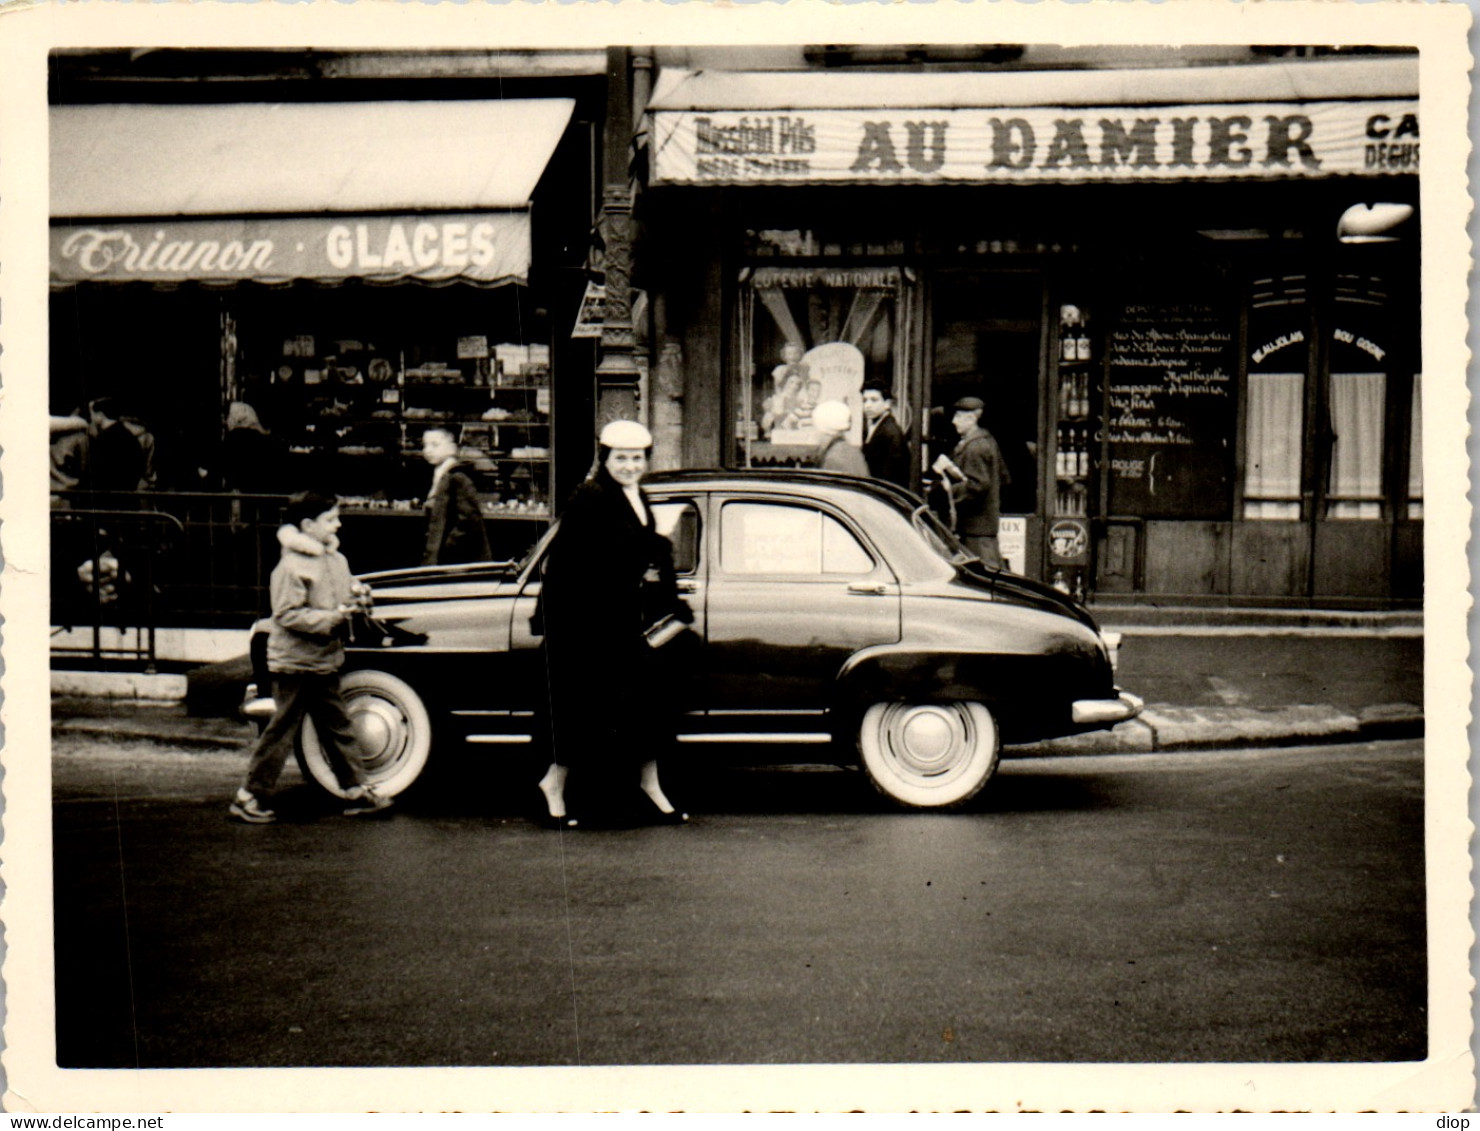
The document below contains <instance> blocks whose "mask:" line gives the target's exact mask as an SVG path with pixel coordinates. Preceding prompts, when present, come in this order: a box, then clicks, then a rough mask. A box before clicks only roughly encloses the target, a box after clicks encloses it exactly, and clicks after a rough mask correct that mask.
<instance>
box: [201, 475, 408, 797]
mask: <svg viewBox="0 0 1480 1131" xmlns="http://www.w3.org/2000/svg"><path fill="white" fill-rule="evenodd" d="M283 518H284V520H285V522H284V525H283V526H282V527H281V528H280V529H279V530H278V543H279V545H281V546H282V550H283V552H282V558H281V559H280V560H279V561H278V564H277V567H276V568H275V569H274V570H273V571H272V581H271V584H270V589H271V593H272V628H271V630H270V631H269V632H268V637H267V670H268V671H269V672H271V673H272V696H273V701H274V703H275V709H274V711H273V715H272V719H271V720H270V721H269V722H268V724H267V728H266V729H265V730H264V731H263V732H262V734H261V735H260V736H259V737H258V739H257V742H256V745H255V746H253V748H252V757H251V762H250V765H249V766H248V768H247V777H246V781H245V782H244V783H243V784H242V786H241V788H240V789H238V790H237V791H236V796H235V797H234V798H232V801H231V807H230V812H231V815H232V816H233V817H235V818H236V819H237V820H239V821H245V822H247V823H248V824H252V825H264V824H269V823H271V822H272V821H274V820H276V819H277V817H276V814H274V813H273V811H272V810H271V809H268V808H266V807H265V806H264V805H263V799H264V798H266V797H267V796H269V795H270V794H271V793H272V791H273V789H274V788H275V787H276V786H277V780H278V776H279V775H280V774H281V773H282V770H283V764H284V763H285V762H286V761H287V758H288V754H289V753H290V752H291V751H292V749H293V740H294V737H295V736H296V735H297V733H298V728H299V727H300V726H301V725H302V724H303V720H304V718H305V716H306V717H307V718H309V719H311V720H312V721H313V725H314V727H315V729H316V730H317V731H318V735H319V738H320V740H321V741H322V742H323V743H324V744H325V745H326V746H327V747H330V748H331V749H332V750H333V751H334V752H335V753H337V754H338V758H337V759H331V760H332V761H333V762H334V765H335V772H336V773H337V774H338V775H339V782H340V787H341V788H342V789H343V790H344V796H345V798H346V799H347V800H348V801H349V805H348V807H347V808H346V809H345V810H344V812H345V813H346V814H357V813H373V812H375V811H377V810H380V809H385V808H387V807H388V806H389V805H390V804H391V799H390V798H388V797H383V796H382V795H380V794H379V793H377V792H376V790H375V787H374V786H373V785H372V784H371V783H370V781H369V777H368V775H367V773H366V771H365V765H364V761H363V759H362V758H361V755H360V746H359V741H358V740H357V738H356V737H355V731H354V727H353V726H352V725H351V723H350V719H349V714H348V712H347V711H346V709H345V705H344V699H343V697H342V696H341V695H340V692H339V669H340V668H341V667H342V666H343V664H344V641H345V639H346V638H347V637H348V635H349V623H350V618H351V617H352V616H353V615H354V614H355V612H356V611H358V610H360V609H363V608H367V607H368V599H369V592H370V591H369V589H368V588H367V587H366V586H364V585H363V584H361V583H360V582H357V581H356V580H355V579H354V577H353V576H352V575H351V574H350V571H349V563H348V562H347V561H345V558H344V555H343V554H341V553H340V552H339V503H338V501H337V500H336V499H335V498H334V497H333V496H331V495H321V494H319V493H318V492H316V491H302V492H299V493H298V494H296V495H293V496H292V497H291V498H289V499H288V505H287V508H286V509H285V510H284V512H283Z"/></svg>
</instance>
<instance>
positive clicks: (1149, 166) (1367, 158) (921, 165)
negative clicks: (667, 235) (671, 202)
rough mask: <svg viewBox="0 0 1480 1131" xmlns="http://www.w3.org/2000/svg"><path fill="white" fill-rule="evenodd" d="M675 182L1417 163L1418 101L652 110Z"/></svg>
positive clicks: (1246, 173) (1361, 169)
mask: <svg viewBox="0 0 1480 1131" xmlns="http://www.w3.org/2000/svg"><path fill="white" fill-rule="evenodd" d="M652 120H653V137H654V151H655V155H656V156H655V161H654V166H653V168H654V180H655V181H659V182H665V181H666V182H671V183H675V184H748V183H769V184H779V183H787V182H792V183H798V184H800V183H807V182H815V181H853V182H869V183H904V182H914V183H928V182H932V181H957V182H1023V181H1147V180H1187V179H1196V178H1202V177H1216V178H1219V179H1225V178H1229V177H1239V178H1245V177H1252V178H1267V177H1299V178H1308V177H1329V176H1335V175H1338V174H1349V173H1360V174H1365V175H1368V176H1371V175H1375V174H1384V173H1417V172H1418V158H1419V132H1418V100H1417V99H1367V100H1358V101H1347V102H1253V103H1226V104H1225V103H1213V104H1208V105H1186V106H1154V107H1151V106H1148V107H1125V106H1112V107H1082V106H1074V107H1054V106H1031V107H1022V106H1012V107H1002V108H997V109H992V108H973V109H949V110H944V109H943V110H923V109H910V110H884V109H880V110H776V111H768V110H762V111H754V110H752V111H738V110H682V111H679V110H659V111H655V112H654V113H653V115H652Z"/></svg>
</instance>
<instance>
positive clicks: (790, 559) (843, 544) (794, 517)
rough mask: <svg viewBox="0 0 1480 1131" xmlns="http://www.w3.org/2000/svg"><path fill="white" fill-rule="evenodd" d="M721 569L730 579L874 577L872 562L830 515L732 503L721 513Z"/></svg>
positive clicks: (798, 508) (802, 508) (803, 509)
mask: <svg viewBox="0 0 1480 1131" xmlns="http://www.w3.org/2000/svg"><path fill="white" fill-rule="evenodd" d="M720 568H721V569H722V570H724V571H725V572H726V573H729V574H775V573H784V574H792V575H798V574H800V575H803V576H813V577H822V576H826V575H834V576H837V575H845V576H846V575H853V576H857V575H859V574H866V573H870V572H872V571H873V568H874V562H873V558H872V557H871V556H870V555H869V552H868V551H867V550H866V549H864V547H863V546H862V545H861V544H860V543H859V541H858V539H857V538H855V537H854V536H853V533H852V532H851V531H850V530H849V529H848V528H847V527H846V526H844V525H843V524H842V523H841V522H839V521H838V520H837V519H835V518H833V517H832V516H831V515H828V514H823V513H822V512H821V511H819V510H816V509H814V508H812V507H805V506H787V505H778V504H775V503H744V502H735V503H726V504H725V506H724V508H723V509H722V510H721V512H720Z"/></svg>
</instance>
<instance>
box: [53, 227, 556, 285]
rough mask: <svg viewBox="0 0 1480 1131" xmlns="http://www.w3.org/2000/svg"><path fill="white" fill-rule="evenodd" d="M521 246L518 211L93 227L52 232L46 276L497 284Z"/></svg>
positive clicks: (524, 230)
mask: <svg viewBox="0 0 1480 1131" xmlns="http://www.w3.org/2000/svg"><path fill="white" fill-rule="evenodd" d="M529 240H530V229H529V214H528V213H527V212H500V213H487V214H483V213H473V214H466V215H440V214H439V215H418V216H400V217H397V216H389V217H388V216H366V217H357V216H336V217H332V218H320V217H296V216H285V217H268V218H263V219H240V220H239V219H233V218H219V219H217V218H213V219H204V220H197V219H168V220H158V221H152V222H151V221H144V222H136V221H130V222H128V223H112V222H110V221H97V222H94V223H87V224H68V225H56V226H54V227H53V228H52V229H51V277H52V280H53V281H54V282H57V283H79V282H87V281H93V280H96V281H100V282H101V281H109V282H121V281H138V280H145V281H151V282H178V281H183V280H187V279H202V280H223V281H225V280H245V279H255V280H259V281H265V282H270V281H283V280H290V279H348V278H362V279H376V280H384V281H388V280H393V279H421V280H427V281H446V280H452V279H467V280H471V281H474V282H483V283H496V282H505V281H511V280H515V279H521V280H522V279H523V278H524V276H525V275H526V274H528V271H529V257H530V243H529Z"/></svg>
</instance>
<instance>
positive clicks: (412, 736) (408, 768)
mask: <svg viewBox="0 0 1480 1131" xmlns="http://www.w3.org/2000/svg"><path fill="white" fill-rule="evenodd" d="M339 688H340V693H341V694H342V695H343V696H344V703H345V707H346V708H348V710H349V717H350V720H351V721H352V722H353V723H354V726H355V734H356V735H358V736H359V739H360V751H361V756H362V757H363V758H364V759H365V769H366V771H367V774H368V776H369V779H370V783H371V784H372V785H374V786H375V789H376V791H377V792H378V793H380V794H382V795H384V796H386V797H394V796H396V795H397V794H398V793H402V792H403V791H405V790H406V789H408V788H409V787H410V786H411V784H412V782H414V781H416V779H417V778H418V777H420V776H421V772H422V771H423V770H424V769H426V764H427V757H428V756H429V755H430V754H431V751H432V720H431V716H429V715H428V714H427V709H426V706H425V704H423V703H422V701H421V696H419V695H417V694H416V692H415V691H413V690H412V689H411V685H410V684H408V683H406V681H405V680H402V679H399V678H397V677H396V676H393V675H390V674H389V673H387V672H379V671H352V672H346V673H345V674H344V676H343V678H342V679H341V680H340V682H339ZM298 765H299V766H300V767H301V768H302V770H303V773H304V776H305V777H308V778H312V779H313V780H314V781H316V782H317V783H318V784H319V785H321V786H322V787H323V788H324V789H326V790H328V791H329V792H330V793H332V794H334V795H335V796H336V797H343V796H344V789H343V788H342V787H341V786H340V784H339V779H338V777H336V776H335V773H334V767H333V766H332V765H331V764H330V762H329V757H328V754H327V753H326V752H325V750H324V746H323V744H322V743H321V742H319V736H318V734H317V732H316V731H315V730H314V726H313V723H312V721H311V720H309V719H304V721H303V727H302V729H300V730H299V732H298Z"/></svg>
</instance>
